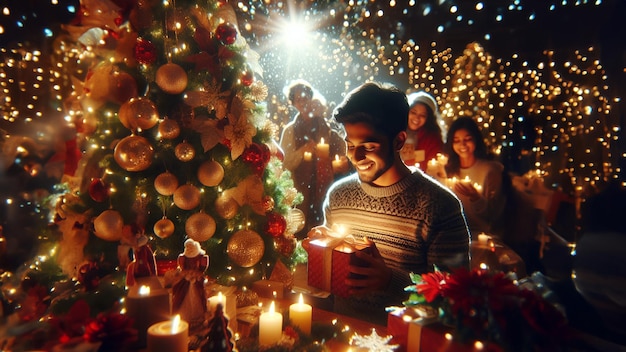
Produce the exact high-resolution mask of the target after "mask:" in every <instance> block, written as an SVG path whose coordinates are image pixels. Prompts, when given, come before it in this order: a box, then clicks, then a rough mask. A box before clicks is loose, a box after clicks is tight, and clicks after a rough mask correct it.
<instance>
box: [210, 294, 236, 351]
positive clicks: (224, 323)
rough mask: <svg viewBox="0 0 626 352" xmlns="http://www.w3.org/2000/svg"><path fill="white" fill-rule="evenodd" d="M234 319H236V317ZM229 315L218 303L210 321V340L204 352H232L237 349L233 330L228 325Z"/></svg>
mask: <svg viewBox="0 0 626 352" xmlns="http://www.w3.org/2000/svg"><path fill="white" fill-rule="evenodd" d="M233 319H236V317H234V318H233ZM228 322H229V317H227V316H226V315H225V314H224V307H223V306H222V304H221V303H218V304H217V306H216V307H215V313H214V315H213V319H211V320H210V321H209V333H208V334H207V337H208V341H207V343H206V344H205V345H204V346H203V347H202V349H201V351H202V352H231V351H236V348H235V341H233V332H232V331H231V330H230V328H229V327H228Z"/></svg>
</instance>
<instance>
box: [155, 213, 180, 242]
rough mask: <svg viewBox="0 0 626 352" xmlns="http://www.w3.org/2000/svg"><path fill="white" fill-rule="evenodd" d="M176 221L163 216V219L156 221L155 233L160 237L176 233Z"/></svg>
mask: <svg viewBox="0 0 626 352" xmlns="http://www.w3.org/2000/svg"><path fill="white" fill-rule="evenodd" d="M174 228H175V226H174V223H173V222H172V220H170V219H168V218H166V217H163V219H161V220H159V221H157V222H155V223H154V227H153V228H152V229H153V230H154V234H155V235H157V236H158V237H159V238H168V237H170V236H171V235H172V234H173V233H174Z"/></svg>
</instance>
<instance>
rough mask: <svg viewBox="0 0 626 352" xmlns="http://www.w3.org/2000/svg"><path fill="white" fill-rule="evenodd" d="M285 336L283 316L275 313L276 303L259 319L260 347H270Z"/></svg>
mask: <svg viewBox="0 0 626 352" xmlns="http://www.w3.org/2000/svg"><path fill="white" fill-rule="evenodd" d="M282 335H283V315H282V314H280V313H278V312H276V311H275V306H274V301H272V303H271V304H270V309H269V311H267V312H263V313H261V316H260V317H259V345H261V346H270V345H273V344H275V343H277V342H278V341H280V338H281V336H282Z"/></svg>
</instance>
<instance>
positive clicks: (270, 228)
mask: <svg viewBox="0 0 626 352" xmlns="http://www.w3.org/2000/svg"><path fill="white" fill-rule="evenodd" d="M286 229H287V220H285V218H284V217H283V216H282V215H280V214H278V213H269V214H267V225H265V232H267V233H268V234H270V235H271V236H272V237H278V236H281V235H282V234H283V233H285V230H286Z"/></svg>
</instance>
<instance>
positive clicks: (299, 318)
mask: <svg viewBox="0 0 626 352" xmlns="http://www.w3.org/2000/svg"><path fill="white" fill-rule="evenodd" d="M312 312H313V308H312V307H311V306H310V305H309V304H306V303H304V300H303V299H302V294H300V299H299V300H298V302H297V303H294V304H292V305H291V306H289V319H290V320H291V323H292V324H293V325H294V326H297V327H298V328H299V329H300V331H302V332H303V333H304V334H307V335H310V334H311V316H312Z"/></svg>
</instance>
